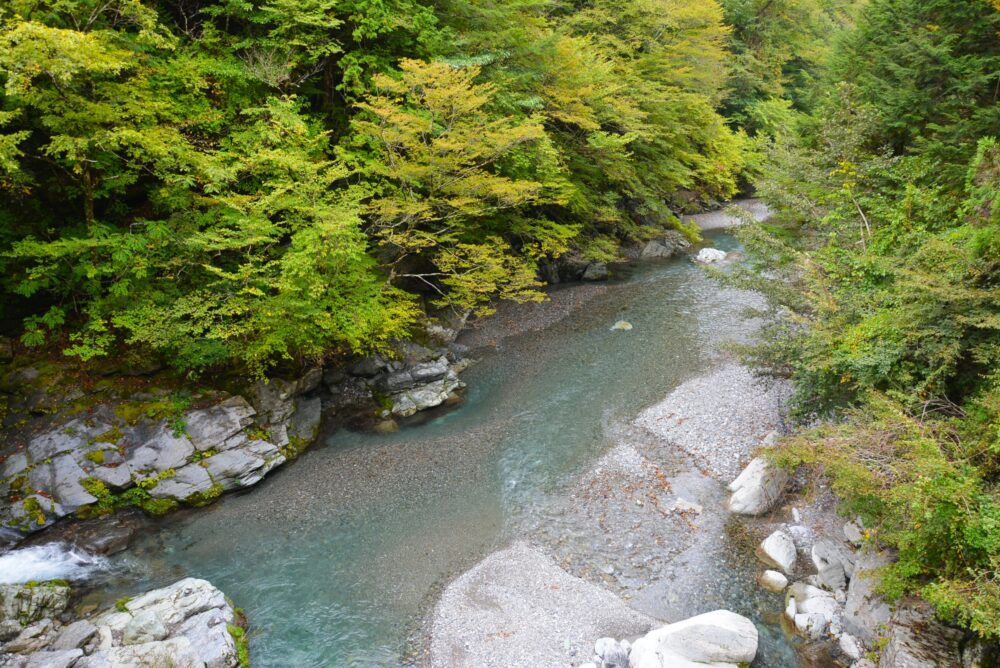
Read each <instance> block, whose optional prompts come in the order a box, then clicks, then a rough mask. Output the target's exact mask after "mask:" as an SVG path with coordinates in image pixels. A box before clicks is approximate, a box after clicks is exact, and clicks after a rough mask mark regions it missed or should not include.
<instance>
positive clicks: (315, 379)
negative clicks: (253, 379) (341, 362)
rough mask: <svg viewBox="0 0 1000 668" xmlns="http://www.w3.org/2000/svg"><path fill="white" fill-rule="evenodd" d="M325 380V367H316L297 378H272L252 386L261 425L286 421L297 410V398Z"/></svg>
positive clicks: (252, 395)
mask: <svg viewBox="0 0 1000 668" xmlns="http://www.w3.org/2000/svg"><path fill="white" fill-rule="evenodd" d="M322 381H323V369H321V368H320V367H314V368H311V369H309V370H308V371H306V372H305V373H304V374H302V375H301V376H299V377H298V378H296V379H295V380H284V379H282V378H271V379H269V380H263V381H258V382H257V383H255V384H254V385H253V387H251V388H250V401H251V403H252V404H253V407H254V408H255V409H256V411H257V421H258V423H260V424H261V425H272V426H273V425H278V424H282V423H285V422H287V421H288V420H289V418H291V417H292V415H293V414H294V413H295V412H296V405H295V399H296V397H299V396H301V395H303V394H306V393H308V392H312V391H313V390H315V389H316V388H317V387H319V385H320V383H321V382H322Z"/></svg>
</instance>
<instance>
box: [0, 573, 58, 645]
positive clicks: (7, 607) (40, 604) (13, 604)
mask: <svg viewBox="0 0 1000 668" xmlns="http://www.w3.org/2000/svg"><path fill="white" fill-rule="evenodd" d="M69 596H70V588H69V587H68V586H65V585H63V584H62V583H58V582H56V583H50V582H46V583H41V584H4V585H0V641H6V640H12V639H13V638H15V637H17V636H18V635H20V633H21V630H22V629H23V628H24V627H26V626H29V625H31V624H35V623H36V622H40V621H41V620H43V619H47V618H51V617H55V616H57V615H59V614H60V613H61V612H62V611H63V610H65V609H66V606H67V605H69Z"/></svg>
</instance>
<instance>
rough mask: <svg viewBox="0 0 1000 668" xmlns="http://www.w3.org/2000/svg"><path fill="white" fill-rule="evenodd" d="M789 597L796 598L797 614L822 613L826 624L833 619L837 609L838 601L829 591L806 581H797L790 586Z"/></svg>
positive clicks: (796, 617) (796, 616)
mask: <svg viewBox="0 0 1000 668" xmlns="http://www.w3.org/2000/svg"><path fill="white" fill-rule="evenodd" d="M787 598H788V599H795V616H794V618H793V619H795V620H796V621H797V620H798V616H799V615H811V614H818V615H822V616H823V619H824V620H825V622H826V624H829V623H830V622H832V621H833V617H834V614H835V613H836V611H837V601H836V599H835V598H834V597H833V594H831V593H830V592H828V591H825V590H823V589H820V588H818V587H813V586H812V585H810V584H806V583H805V582H796V583H795V584H793V585H792V586H791V587H789V588H788V595H787Z"/></svg>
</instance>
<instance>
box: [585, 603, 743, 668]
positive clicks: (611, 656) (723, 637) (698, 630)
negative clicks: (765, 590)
mask: <svg viewBox="0 0 1000 668" xmlns="http://www.w3.org/2000/svg"><path fill="white" fill-rule="evenodd" d="M757 643H758V634H757V627H756V626H754V624H753V622H751V621H750V620H749V619H747V618H746V617H743V616H741V615H737V614H736V613H734V612H730V611H728V610H715V611H713V612H707V613H705V614H703V615H698V616H696V617H691V618H689V619H685V620H683V621H680V622H675V623H673V624H667V625H666V626H661V627H660V628H657V629H654V630H652V631H650V632H649V633H647V634H646V635H644V636H642V637H641V638H638V639H637V640H635V642H631V643H630V642H629V641H628V640H621V641H617V640H615V639H614V638H601V639H600V640H598V641H597V642H596V643H595V644H594V657H593V661H592V662H590V663H585V664H583V665H581V666H580V667H579V668H700V667H704V666H711V667H712V668H738V667H739V666H746V665H749V664H750V662H752V661H753V660H754V658H755V657H756V656H757Z"/></svg>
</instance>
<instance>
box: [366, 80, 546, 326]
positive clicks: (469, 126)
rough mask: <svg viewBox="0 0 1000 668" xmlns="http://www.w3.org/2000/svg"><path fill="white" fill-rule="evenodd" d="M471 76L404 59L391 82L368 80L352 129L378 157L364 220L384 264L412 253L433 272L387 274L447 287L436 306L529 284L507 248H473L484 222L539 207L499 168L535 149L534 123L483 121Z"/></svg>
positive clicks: (515, 291) (479, 299) (538, 193)
mask: <svg viewBox="0 0 1000 668" xmlns="http://www.w3.org/2000/svg"><path fill="white" fill-rule="evenodd" d="M478 75H479V68H478V67H467V68H455V67H451V66H450V65H447V64H445V63H425V62H421V61H414V60H404V61H402V62H401V63H400V76H399V78H393V77H390V76H388V75H380V76H378V77H376V78H375V87H376V92H375V93H373V94H371V95H368V96H367V97H366V99H365V101H364V102H362V103H361V104H359V107H360V109H362V110H363V111H364V112H366V113H365V114H363V115H361V116H359V117H358V118H357V119H355V121H354V124H353V125H354V129H355V131H356V132H357V133H358V134H359V135H361V136H362V137H363V138H364V139H365V140H367V141H368V142H370V143H372V144H373V145H374V146H375V147H376V150H377V154H376V155H377V157H376V159H375V160H373V161H371V162H370V163H369V164H368V165H366V167H365V171H366V172H367V173H368V174H369V175H370V176H371V177H372V182H373V187H374V188H375V192H376V193H377V194H376V196H375V197H373V198H372V199H371V200H370V202H369V204H368V217H369V220H370V221H371V230H372V234H373V235H374V236H375V238H376V239H377V240H378V241H379V242H380V243H381V244H382V245H383V247H384V248H385V249H386V250H387V252H388V253H389V254H390V264H392V265H393V266H400V264H401V263H402V262H403V261H404V260H406V259H407V258H409V257H410V256H411V255H413V254H419V255H420V256H421V257H423V258H425V259H426V260H427V261H429V262H431V263H432V265H433V266H434V267H435V271H431V272H416V271H408V270H397V271H396V273H397V274H404V275H407V276H409V277H411V278H417V279H419V280H420V281H422V282H423V283H426V284H428V285H436V284H437V283H438V282H439V280H440V279H442V278H444V279H446V280H444V281H443V282H444V284H445V285H447V286H449V287H450V288H452V290H451V292H452V294H451V295H449V296H448V297H446V298H445V301H450V302H453V303H456V304H459V305H461V306H463V307H473V306H478V305H479V304H484V303H487V302H488V301H489V300H490V299H491V298H492V297H493V296H494V295H495V294H496V293H498V292H499V293H501V294H506V295H508V296H515V295H518V296H521V295H524V294H525V293H526V291H528V290H529V289H530V288H531V287H534V286H535V285H536V284H534V283H533V282H532V281H531V280H526V279H525V278H524V276H525V275H530V274H531V271H530V269H529V268H528V267H527V265H525V262H524V260H523V259H515V258H516V256H515V255H514V254H513V251H512V249H511V248H510V247H509V245H507V244H506V243H504V242H503V241H502V240H501V239H500V238H499V237H494V238H491V240H490V242H489V243H488V244H483V243H481V240H482V235H483V229H484V227H487V229H488V226H487V225H484V223H486V221H488V219H489V218H490V217H493V216H497V215H498V214H500V213H501V212H503V211H505V210H509V209H518V208H523V207H527V206H529V205H532V204H536V203H541V202H543V201H545V184H543V183H540V182H538V181H534V180H532V179H530V178H515V177H511V176H507V175H505V174H504V173H503V170H502V168H501V165H502V161H503V160H504V158H505V157H507V156H508V155H510V154H511V153H512V152H513V151H514V150H515V149H517V148H518V147H521V146H524V145H529V144H535V143H539V142H541V141H542V140H543V138H544V128H543V126H542V124H541V122H540V121H539V120H538V119H535V118H530V117H529V118H511V117H505V116H500V115H496V114H494V113H491V111H490V110H489V108H488V103H489V102H490V99H491V97H492V96H493V94H494V88H493V86H492V85H490V84H482V83H477V82H476V77H477V76H478ZM470 242H471V243H470ZM477 282H478V284H477ZM436 289H439V288H436Z"/></svg>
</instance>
